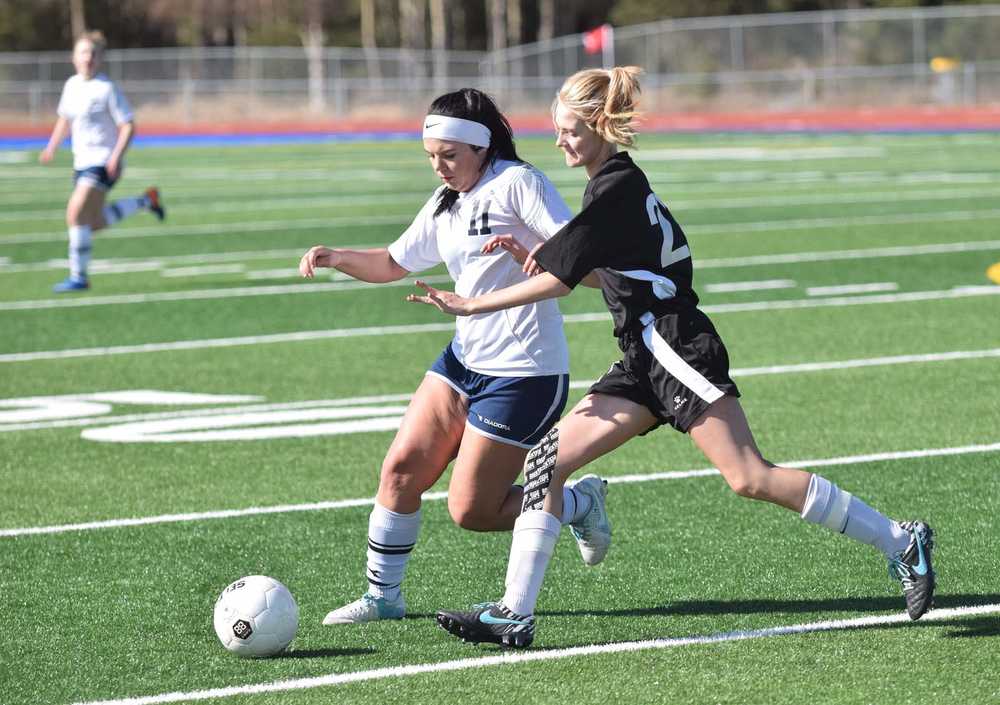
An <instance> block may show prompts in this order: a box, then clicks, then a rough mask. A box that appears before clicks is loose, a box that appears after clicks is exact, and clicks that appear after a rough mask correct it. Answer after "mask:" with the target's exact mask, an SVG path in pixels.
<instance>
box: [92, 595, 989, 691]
mask: <svg viewBox="0 0 1000 705" xmlns="http://www.w3.org/2000/svg"><path fill="white" fill-rule="evenodd" d="M997 612H1000V604H998V603H993V604H986V605H972V606H968V607H951V608H947V609H936V610H934V609H932V610H931V611H929V612H928V613H927V614H925V615H924V616H923V617H922V618H921V623H924V622H939V621H945V620H949V619H955V618H956V617H973V616H977V615H984V614H995V613H997ZM909 621H910V618H909V617H908V616H907V615H906V614H905V613H898V614H886V615H871V616H868V617H853V618H850V619H831V620H824V621H821V622H804V623H800V624H788V625H783V626H777V627H766V628H764V629H746V630H738V631H731V632H717V633H715V634H706V635H705V636H689V637H664V638H661V639H647V640H645V641H623V642H612V643H610V644H591V645H588V646H574V647H570V648H564V649H547V650H546V649H542V650H538V651H522V652H506V653H503V654H501V655H498V656H482V657H480V658H464V659H457V660H455V661H440V662H438V663H420V664H413V665H409V666H389V667H386V668H374V669H371V670H368V671H352V672H348V673H330V674H327V675H325V676H311V677H307V678H292V679H289V680H284V681H275V682H271V683H254V684H249V685H234V686H229V687H226V688H209V689H205V690H192V691H188V692H186V693H184V692H173V693H161V694H159V695H146V696H139V697H131V698H121V699H118V700H92V701H86V702H78V703H75V704H74V705H160V703H176V702H183V701H192V700H209V699H212V698H227V697H232V696H236V695H255V694H260V693H278V692H286V691H291V690H306V689H310V688H322V687H328V686H336V685H343V684H345V683H362V682H366V681H374V680H383V679H386V678H405V677H408V676H418V675H423V674H425V673H447V672H451V671H464V670H468V669H473V668H490V667H493V666H510V665H515V664H521V663H534V662H539V661H555V660H561V659H568V658H578V657H587V656H598V655H603V654H622V653H633V652H636V651H651V650H658V649H674V648H680V647H683V646H700V645H709V644H721V643H725V642H730V641H746V640H749V639H766V638H770V637H778V636H788V635H792V634H810V633H814V632H829V631H839V630H846V629H863V628H865V627H878V626H882V625H886V624H906V623H908V622H909Z"/></svg>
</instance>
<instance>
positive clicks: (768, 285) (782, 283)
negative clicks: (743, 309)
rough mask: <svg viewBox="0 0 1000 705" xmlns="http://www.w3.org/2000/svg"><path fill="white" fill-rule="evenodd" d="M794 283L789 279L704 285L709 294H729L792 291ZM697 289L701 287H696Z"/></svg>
mask: <svg viewBox="0 0 1000 705" xmlns="http://www.w3.org/2000/svg"><path fill="white" fill-rule="evenodd" d="M794 287H795V282H794V281H793V280H791V279H765V280H761V281H746V282H724V283H721V284H706V285H705V291H707V292H708V293H710V294H729V293H733V292H737V291H763V290H765V289H792V288H794ZM698 288H699V289H700V288H701V287H698Z"/></svg>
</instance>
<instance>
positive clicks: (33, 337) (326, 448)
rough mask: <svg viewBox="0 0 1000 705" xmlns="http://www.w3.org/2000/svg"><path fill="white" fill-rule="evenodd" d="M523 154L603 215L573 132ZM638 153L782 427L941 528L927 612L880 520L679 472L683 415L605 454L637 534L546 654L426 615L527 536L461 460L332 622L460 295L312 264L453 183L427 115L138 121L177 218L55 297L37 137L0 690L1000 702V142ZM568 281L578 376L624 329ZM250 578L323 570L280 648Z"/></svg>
mask: <svg viewBox="0 0 1000 705" xmlns="http://www.w3.org/2000/svg"><path fill="white" fill-rule="evenodd" d="M519 147H520V150H521V152H522V156H524V157H525V158H527V159H529V160H530V161H532V162H533V163H534V164H536V165H537V166H539V167H540V168H542V169H543V170H544V171H545V172H546V173H547V174H549V176H550V177H551V178H552V179H553V180H554V181H555V182H556V184H557V185H558V186H559V188H560V190H561V191H562V193H563V195H564V196H565V197H566V199H567V201H568V202H569V204H570V206H571V207H572V208H574V209H576V208H578V207H579V202H580V197H581V195H582V193H583V188H584V178H585V177H584V174H583V173H582V172H580V171H570V170H568V169H567V168H566V167H565V166H564V165H563V163H562V159H561V157H560V155H559V154H558V153H557V152H556V151H555V149H554V148H553V147H552V145H551V140H549V139H548V138H545V139H542V138H525V139H522V140H520V142H519ZM641 147H642V149H641V150H639V151H638V152H637V153H636V155H637V156H636V159H637V161H638V162H639V163H640V165H642V166H643V167H644V168H645V169H646V171H647V173H648V175H649V177H650V180H651V182H652V184H653V186H654V188H655V189H656V192H657V195H658V196H659V197H660V198H661V199H662V200H663V201H664V202H665V203H666V204H667V205H668V206H669V207H670V208H671V210H672V211H673V213H674V214H675V216H676V217H677V219H678V220H679V222H680V223H681V224H682V225H683V226H684V227H685V230H686V231H687V233H688V237H689V240H690V243H691V248H692V251H693V253H694V258H695V272H696V279H695V287H696V289H697V290H698V292H699V294H700V295H701V298H702V303H703V306H704V308H705V310H706V311H707V312H709V314H710V315H711V316H712V319H713V320H714V322H715V323H716V325H717V327H718V329H719V331H720V332H721V334H722V336H723V338H724V339H725V341H726V343H727V346H728V348H729V352H730V357H731V361H732V365H733V368H734V370H733V376H734V378H735V379H736V381H737V382H738V383H739V385H740V387H741V390H742V392H743V403H744V407H745V409H746V410H747V414H748V416H749V417H750V420H751V424H752V425H753V428H754V430H755V433H756V435H757V440H758V443H759V445H760V446H761V448H762V450H763V451H764V453H765V455H767V456H768V457H769V458H770V459H771V460H773V461H775V462H782V463H797V464H798V465H799V466H801V467H806V468H815V469H816V470H817V471H818V472H821V473H822V474H823V475H824V476H826V477H828V478H829V479H831V480H832V481H834V482H836V483H838V484H839V485H840V486H841V487H842V488H844V489H846V490H848V491H850V492H852V493H854V494H856V495H858V496H859V497H861V498H863V499H865V500H867V501H868V502H869V503H870V504H872V505H874V506H876V507H878V508H880V509H882V510H884V511H885V512H886V513H887V514H889V515H891V516H893V517H895V518H898V519H911V518H922V519H925V520H926V521H928V522H929V523H930V524H931V525H932V526H933V527H934V529H935V534H936V540H937V549H936V551H935V554H934V558H935V565H936V568H937V571H938V581H939V588H938V593H937V599H936V607H937V609H936V610H934V611H932V612H931V613H929V614H928V615H927V616H926V617H925V619H923V620H921V621H920V622H917V623H910V622H909V621H908V620H907V619H905V617H903V618H900V615H901V612H902V609H903V602H902V597H901V596H900V591H899V586H898V584H897V583H895V582H893V581H890V580H889V579H888V577H887V575H886V571H885V563H884V561H883V560H882V558H881V557H880V555H878V554H877V553H876V552H875V551H874V550H873V549H871V548H869V547H866V546H859V545H856V544H854V543H853V542H851V541H849V540H847V539H844V538H842V537H838V536H834V535H831V534H829V533H828V532H826V531H825V530H822V529H819V528H817V527H815V526H812V525H806V524H805V523H804V522H802V521H801V520H800V519H799V518H798V517H797V516H795V515H793V514H792V513H789V512H787V511H784V510H781V509H779V508H777V507H773V506H766V505H763V504H759V503H753V502H749V501H747V500H743V499H740V498H738V497H737V496H735V495H734V494H733V493H732V492H731V491H730V490H729V489H728V488H727V487H726V485H725V483H724V482H723V481H722V479H721V478H720V477H718V475H715V474H711V473H704V472H702V473H698V472H695V473H687V472H685V471H692V470H693V471H698V470H705V469H706V468H707V465H708V463H707V462H706V461H705V459H704V458H703V457H702V456H700V454H699V453H698V452H697V450H696V449H695V448H694V447H693V446H692V444H691V443H690V441H689V439H687V438H686V437H684V436H681V435H679V434H677V433H674V432H672V431H669V430H660V431H658V432H656V433H653V434H650V435H648V436H645V437H643V438H640V439H637V440H634V441H632V442H630V443H629V444H627V445H626V446H624V447H623V448H621V449H619V450H618V451H616V452H614V453H613V454H611V455H609V456H607V457H605V458H603V459H601V460H600V461H599V462H598V463H596V464H595V466H593V467H592V468H591V470H593V471H596V472H599V473H600V474H602V475H604V476H606V477H607V478H608V479H609V480H610V482H611V484H610V491H609V499H608V503H609V504H608V506H609V512H610V515H611V519H612V521H613V523H614V529H615V543H614V546H613V548H612V551H611V554H610V555H609V557H608V559H607V561H606V562H605V563H604V564H602V565H601V566H598V567H596V568H592V569H587V568H585V567H584V566H583V565H582V564H581V561H580V559H579V556H578V555H577V552H576V548H575V546H574V545H573V541H572V539H571V537H569V536H568V535H566V536H564V537H563V538H562V539H561V542H560V545H559V546H558V548H557V551H556V555H555V557H554V559H553V561H552V563H551V565H550V568H549V573H548V576H547V580H546V585H545V588H544V590H543V592H542V595H541V599H540V602H539V606H538V614H537V616H538V632H537V636H536V639H535V645H534V646H533V647H532V648H531V649H530V650H528V651H526V652H517V653H515V654H505V652H502V651H500V650H498V649H495V648H491V647H487V646H470V645H466V644H462V643H460V642H458V641H456V640H454V639H453V638H451V637H449V636H448V635H446V634H445V633H444V632H443V631H441V630H440V629H438V628H437V627H436V625H435V623H434V620H433V615H434V612H435V610H437V609H439V608H458V607H462V606H466V605H469V604H471V603H474V602H480V601H483V600H486V599H492V598H497V597H499V596H500V594H501V592H502V582H503V576H504V570H505V565H506V556H507V547H508V545H509V536H507V535H503V534H490V535H487V534H475V533H470V532H467V531H464V530H461V529H459V528H458V527H456V526H455V525H453V524H452V523H451V520H450V518H449V517H448V513H447V508H446V505H445V502H443V501H442V496H443V494H444V491H445V489H446V487H447V484H446V480H447V478H445V479H443V480H442V481H441V482H440V483H439V484H438V486H436V487H435V488H434V494H432V495H430V496H429V497H428V499H427V501H426V502H425V505H424V528H423V532H422V534H421V537H420V541H419V542H418V545H417V549H416V550H415V552H414V554H413V559H412V560H411V562H410V566H409V571H408V574H407V581H406V583H405V586H404V588H405V593H406V597H407V602H408V604H409V608H410V614H409V615H408V617H407V618H406V619H405V620H403V621H402V622H394V623H388V624H385V623H380V624H374V625H366V626H363V627H340V628H334V627H323V626H321V624H320V620H321V619H322V618H323V616H324V615H325V614H326V612H327V611H328V610H330V609H332V608H334V607H336V606H339V605H340V604H342V603H344V602H346V601H349V600H352V599H354V598H356V597H357V596H358V595H359V594H360V593H361V592H362V591H363V589H364V586H365V583H364V577H363V564H364V554H365V531H366V527H367V517H368V513H369V506H370V505H369V504H368V503H369V502H370V499H369V498H370V497H371V496H372V495H373V494H374V490H375V487H376V483H377V477H378V470H379V465H380V461H381V457H382V454H383V452H384V450H385V449H386V447H387V446H388V443H389V442H390V440H391V437H392V431H391V429H392V428H393V425H394V424H395V423H397V420H398V418H399V415H400V413H401V411H402V409H403V408H404V407H405V405H406V403H407V399H408V395H409V394H410V393H411V392H412V391H413V389H415V388H416V385H417V384H418V383H419V381H420V380H421V378H422V376H423V373H424V370H425V369H426V368H427V366H428V365H429V364H430V363H431V362H432V361H433V360H434V358H435V357H436V356H437V354H438V353H439V351H440V350H441V349H442V348H443V347H444V345H445V344H446V343H447V341H448V340H449V338H450V333H449V330H450V327H451V325H452V322H451V320H450V319H448V318H446V317H444V316H443V315H441V314H440V313H438V312H437V311H436V310H434V309H431V308H429V307H423V306H415V305H413V304H406V303H405V302H404V301H403V297H404V296H405V295H406V294H407V293H409V292H411V291H413V287H412V285H411V283H410V282H409V281H406V282H400V283H399V284H395V285H386V286H381V287H370V286H360V285H357V284H356V283H354V282H352V281H351V280H348V279H346V278H345V277H343V276H339V275H337V276H330V275H329V274H327V273H326V272H323V273H322V275H321V276H318V277H317V279H316V280H315V281H304V280H302V279H300V278H299V277H298V274H297V271H296V267H297V264H298V260H299V257H300V256H301V254H302V253H303V252H304V251H305V250H306V249H307V248H308V247H310V246H312V245H314V244H318V243H323V244H329V245H344V246H347V245H354V246H365V245H371V246H375V245H384V244H387V243H389V242H391V241H392V240H393V239H395V237H396V236H397V235H398V234H399V233H400V232H401V231H402V229H403V228H404V227H405V226H406V224H407V223H408V222H409V219H410V218H411V217H412V216H413V215H414V214H415V213H416V211H417V209H418V208H419V207H420V205H421V204H422V203H423V202H424V200H425V199H426V197H427V195H428V194H429V192H430V191H431V190H432V189H433V188H434V186H435V185H436V180H435V178H434V176H433V174H432V173H431V171H430V169H429V167H428V165H427V164H426V160H425V159H424V156H423V152H422V149H421V147H420V145H419V143H417V142H416V141H414V142H397V143H379V144H374V143H372V144H352V145H334V144H319V145H294V146H269V147H253V148H246V147H245V148H201V149H181V148H176V149H152V148H146V149H136V150H133V151H132V152H131V154H130V157H129V166H128V170H127V173H126V175H125V178H124V179H123V180H122V182H121V183H120V184H119V185H118V186H117V187H116V188H115V190H114V192H113V194H114V196H115V197H118V198H121V197H124V196H127V195H133V194H137V193H139V192H140V191H141V190H142V189H144V188H145V187H146V186H147V185H149V184H152V183H156V184H158V185H159V186H160V188H161V190H162V194H163V198H164V202H165V204H166V206H167V209H168V218H167V221H166V222H165V223H162V224H161V223H158V222H156V220H155V219H154V218H153V217H152V216H150V215H148V214H138V215H136V216H134V217H133V218H131V219H129V220H128V221H126V222H124V223H122V224H120V225H119V226H117V227H115V228H114V229H111V230H108V231H104V232H101V233H99V234H97V235H96V236H95V238H94V262H93V264H92V267H91V278H92V284H93V286H92V289H91V290H90V291H88V292H86V293H83V294H80V295H59V296H57V295H55V294H52V293H51V286H52V284H54V283H55V282H56V281H59V280H60V279H62V278H63V277H64V276H65V262H64V259H65V252H66V235H65V228H64V225H63V214H62V213H63V208H64V206H65V201H66V198H67V196H68V194H69V189H70V178H69V176H70V167H69V164H70V157H69V153H68V151H66V150H63V151H62V152H61V153H60V157H59V160H58V163H57V164H55V165H49V166H45V167H43V166H40V165H38V164H37V163H36V162H35V161H34V155H33V154H31V155H28V154H23V153H22V155H23V156H24V157H25V158H24V159H21V156H19V154H18V153H10V152H8V153H3V154H0V156H2V157H4V158H3V159H2V160H0V331H2V334H0V485H2V487H3V491H2V493H0V703H3V704H4V705H29V704H30V705H37V704H43V703H53V704H58V705H63V704H69V703H77V702H92V701H110V702H115V703H122V704H125V703H133V704H138V703H150V704H154V703H165V702H181V701H189V700H198V699H211V700H212V701H213V702H218V703H227V704H229V703H265V702H266V703H289V704H294V705H312V704H316V703H330V702H337V703H347V702H350V703H362V704H366V705H375V704H380V705H381V704H383V703H434V704H435V705H451V704H453V703H454V704H457V703H484V704H485V703H497V702H519V703H521V702H523V703H568V704H573V705H576V704H577V703H602V704H604V703H733V704H736V703H765V702H766V703H768V704H773V705H778V704H782V703H789V704H791V703H835V704H838V705H839V704H842V703H894V704H901V703H919V704H921V705H926V704H929V703H934V704H937V703H962V704H963V705H964V704H968V703H1000V676H998V675H997V674H998V673H1000V577H998V575H1000V551H998V549H997V546H998V545H1000V523H998V519H997V516H998V513H1000V296H998V294H1000V286H998V285H997V284H996V283H995V282H993V281H991V279H990V278H989V276H988V275H987V270H988V269H989V268H990V267H991V266H992V265H994V264H996V263H998V262H1000V149H998V148H1000V136H998V135H995V134H968V135H951V136H947V135H870V136H843V135H841V136H804V135H785V136H717V135H716V136H645V137H643V140H642V144H641ZM28 157H30V159H28ZM442 274H443V270H436V271H434V272H431V273H430V275H431V276H432V277H440V276H441V275H442ZM431 281H440V279H434V278H432V279H431ZM443 286H445V287H447V284H445V285H443ZM561 306H562V310H563V313H564V314H565V315H566V321H567V325H566V330H567V335H568V338H569V342H570V349H571V356H572V370H571V375H572V379H573V382H574V387H573V391H572V393H571V398H570V403H571V404H572V403H574V402H575V401H576V400H577V399H578V398H579V396H580V395H581V394H582V393H583V390H584V389H585V388H586V385H587V382H588V381H589V380H593V379H596V378H597V377H599V376H600V375H601V374H602V373H603V372H604V371H605V370H606V369H607V367H608V365H609V363H610V362H611V361H613V360H614V359H616V358H615V356H616V352H617V348H616V345H615V342H614V340H613V338H612V337H611V326H610V321H609V318H608V317H607V315H606V313H605V311H604V308H603V304H602V301H601V299H600V296H599V294H597V293H596V292H594V291H589V290H580V291H578V292H575V293H574V294H573V295H571V296H570V297H567V298H565V299H562V301H561ZM373 428H374V429H376V430H371V429H373ZM268 510H270V511H268ZM248 574H266V575H271V576H274V577H276V578H278V579H279V580H281V581H283V582H284V583H285V584H286V585H288V587H289V588H290V589H291V590H292V592H293V594H294V595H295V597H296V599H297V600H298V603H299V607H300V612H301V624H300V628H299V632H298V636H297V637H296V639H295V641H294V642H293V644H292V647H291V649H290V651H288V652H287V653H286V654H285V655H284V656H282V657H279V658H274V659H268V660H260V661H245V660H241V659H238V658H235V657H233V656H232V655H231V654H229V653H228V652H226V651H224V650H223V648H222V647H221V646H220V645H219V643H218V641H217V640H216V637H215V634H214V633H213V630H212V625H211V617H212V608H213V604H214V601H215V598H216V596H217V594H218V592H219V591H220V590H221V589H222V588H223V587H225V586H226V585H227V584H228V583H229V582H230V581H232V580H234V579H235V578H238V577H240V576H242V575H248ZM265 684H270V685H265Z"/></svg>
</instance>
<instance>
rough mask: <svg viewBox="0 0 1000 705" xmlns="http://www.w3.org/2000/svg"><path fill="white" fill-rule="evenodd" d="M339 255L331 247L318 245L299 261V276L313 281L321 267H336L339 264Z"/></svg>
mask: <svg viewBox="0 0 1000 705" xmlns="http://www.w3.org/2000/svg"><path fill="white" fill-rule="evenodd" d="M336 260H337V253H336V252H334V251H333V250H331V249H330V248H329V247H324V246H323V245H316V246H315V247H312V248H310V249H309V251H308V252H306V253H305V254H304V255H302V259H301V260H299V274H301V275H302V276H304V277H305V278H306V279H312V278H313V275H314V274H315V273H316V270H317V269H318V268H320V267H334V266H336V264H337V262H336Z"/></svg>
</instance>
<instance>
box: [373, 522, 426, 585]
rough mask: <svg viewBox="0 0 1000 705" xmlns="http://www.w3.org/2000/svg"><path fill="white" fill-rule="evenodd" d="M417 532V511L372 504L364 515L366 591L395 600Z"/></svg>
mask: <svg viewBox="0 0 1000 705" xmlns="http://www.w3.org/2000/svg"><path fill="white" fill-rule="evenodd" d="M418 533H420V510H419V509H418V510H417V511H415V512H414V513H413V514H399V513H397V512H394V511H391V510H389V509H386V508H385V507H383V506H382V505H380V504H379V503H378V502H376V503H375V507H374V509H372V513H371V515H370V516H369V517H368V564H367V567H366V573H365V574H366V576H367V578H368V592H369V593H371V594H372V595H374V596H376V597H384V598H386V599H388V600H395V599H396V598H397V597H399V592H400V589H399V586H400V584H401V583H402V582H403V573H404V572H406V563H407V561H409V560H410V551H412V550H413V545H414V544H415V543H416V542H417V534H418Z"/></svg>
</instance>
